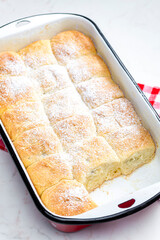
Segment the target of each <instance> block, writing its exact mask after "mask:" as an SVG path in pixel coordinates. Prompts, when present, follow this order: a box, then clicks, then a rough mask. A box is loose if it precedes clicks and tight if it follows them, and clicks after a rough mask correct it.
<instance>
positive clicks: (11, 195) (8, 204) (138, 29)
mask: <svg viewBox="0 0 160 240" xmlns="http://www.w3.org/2000/svg"><path fill="white" fill-rule="evenodd" d="M159 9H160V1H159V0H157V1H156V0H152V1H149V0H134V1H131V0H130V1H129V0H121V1H120V0H119V1H118V0H112V1H105V0H104V1H102V0H94V1H93V0H92V1H89V0H88V1H87V0H81V1H76V0H66V1H65V0H64V1H61V0H34V1H33V0H27V1H22V0H10V1H9V0H0V12H1V14H0V25H3V24H5V23H7V22H9V21H12V20H15V19H17V18H21V17H24V16H30V15H33V14H39V13H46V12H73V13H80V14H82V15H86V16H88V17H90V18H91V19H93V20H94V21H95V22H96V23H97V25H98V26H99V27H100V29H101V30H102V32H103V33H104V34H105V36H106V37H107V38H108V40H109V42H110V43H111V45H112V46H113V48H114V49H115V51H116V52H117V53H118V55H119V56H120V58H121V59H122V60H123V62H124V64H125V65H126V66H127V68H128V69H129V71H130V72H131V74H132V75H133V76H134V78H135V80H136V81H137V82H141V83H146V84H150V85H158V86H160V77H159V76H160V67H159V65H160V57H159V55H160V27H159V23H160V13H159ZM159 224H160V202H159V201H157V202H155V203H154V204H153V205H151V206H150V207H148V208H146V209H144V210H143V211H141V212H139V213H137V214H134V215H132V216H129V217H126V218H124V219H121V220H117V221H114V222H110V223H103V224H99V225H94V226H91V227H89V228H86V229H84V230H82V231H80V232H77V233H72V234H66V233H61V232H58V231H57V230H55V229H54V228H53V227H51V225H50V224H49V223H48V221H47V220H46V219H45V218H44V217H43V216H42V215H41V214H40V213H39V212H38V210H37V209H36V207H35V205H34V204H33V202H32V199H31V198H30V196H29V194H28V192H27V189H26V187H25V185H24V184H23V182H22V180H21V177H20V176H19V173H18V172H17V169H16V167H15V165H14V163H13V161H12V159H11V157H10V156H9V154H8V153H5V152H2V151H0V240H12V239H16V240H18V239H25V240H35V239H39V240H48V239H62V240H63V239H64V240H69V239H76V240H78V239H83V240H86V239H87V240H89V239H99V240H100V239H109V240H135V239H136V240H140V239H145V240H150V239H153V240H159V239H160V228H159Z"/></svg>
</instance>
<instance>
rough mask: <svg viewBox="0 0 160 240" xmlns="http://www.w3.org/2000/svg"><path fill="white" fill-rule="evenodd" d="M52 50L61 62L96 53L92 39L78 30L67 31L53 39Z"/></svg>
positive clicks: (64, 62) (65, 62)
mask: <svg viewBox="0 0 160 240" xmlns="http://www.w3.org/2000/svg"><path fill="white" fill-rule="evenodd" d="M51 46H52V51H53V53H54V55H55V57H56V59H57V60H58V62H59V63H60V64H67V63H68V61H69V60H71V59H75V58H78V57H80V56H83V55H87V54H96V49H95V47H94V44H93V42H92V40H91V39H90V38H89V37H87V36H85V35H84V34H83V33H81V32H78V31H66V32H62V33H59V34H57V35H56V36H54V37H53V38H52V39H51Z"/></svg>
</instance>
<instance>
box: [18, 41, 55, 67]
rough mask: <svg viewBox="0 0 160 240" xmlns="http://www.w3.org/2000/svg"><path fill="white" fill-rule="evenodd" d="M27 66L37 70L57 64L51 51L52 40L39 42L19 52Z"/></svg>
mask: <svg viewBox="0 0 160 240" xmlns="http://www.w3.org/2000/svg"><path fill="white" fill-rule="evenodd" d="M19 54H20V56H21V57H22V59H23V60H24V63H25V65H26V66H28V67H31V68H37V67H40V66H43V65H50V64H55V63H57V61H56V59H55V57H54V55H53V53H52V49H51V44H50V40H39V41H37V42H33V43H31V44H30V45H28V46H26V47H25V48H23V49H21V50H20V51H19Z"/></svg>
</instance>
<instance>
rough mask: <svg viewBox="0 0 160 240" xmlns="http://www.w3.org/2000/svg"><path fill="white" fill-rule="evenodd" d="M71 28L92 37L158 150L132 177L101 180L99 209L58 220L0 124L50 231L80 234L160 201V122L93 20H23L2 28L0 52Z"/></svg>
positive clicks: (73, 16) (97, 194) (55, 16)
mask: <svg viewBox="0 0 160 240" xmlns="http://www.w3.org/2000/svg"><path fill="white" fill-rule="evenodd" d="M22 22H23V23H25V24H22ZM20 23H21V24H20ZM17 26H18V27H17ZM71 29H72V30H78V31H81V32H83V33H84V34H86V35H88V36H89V37H91V38H92V40H93V42H94V44H95V47H96V49H97V51H98V53H99V55H100V56H101V57H102V58H103V59H104V61H105V62H106V64H107V65H108V67H109V69H110V72H111V75H112V78H113V80H114V81H115V82H116V83H117V84H118V85H119V86H120V88H121V89H122V90H123V92H124V94H125V97H127V98H128V99H129V100H130V101H131V102H132V104H133V105H134V108H135V109H136V112H137V113H138V115H139V116H140V117H141V119H142V122H143V124H144V126H145V127H146V128H147V129H148V130H149V131H150V133H151V135H152V137H153V139H154V141H155V143H156V144H157V151H156V156H155V158H154V160H153V161H152V162H150V163H148V164H146V165H145V166H143V167H141V168H140V169H137V170H136V171H135V172H134V173H132V174H131V175H130V176H127V177H124V176H121V177H118V178H116V179H114V180H112V181H108V182H105V183H104V184H103V185H102V186H101V187H100V188H98V189H96V190H95V191H93V192H92V193H91V194H90V195H91V196H92V198H93V200H94V201H95V202H96V203H97V204H98V205H99V207H97V208H96V209H93V210H91V211H88V212H86V213H83V214H81V215H78V216H73V217H61V216H58V215H56V214H53V213H51V212H50V211H48V210H47V209H46V208H45V206H44V205H43V203H42V202H41V200H40V198H39V196H38V194H37V192H36V190H35V188H34V186H33V184H32V182H31V180H30V178H29V176H28V174H27V172H26V169H25V168H24V166H23V164H22V162H21V160H20V158H19V156H18V154H17V153H16V150H15V148H14V146H13V144H12V142H11V141H10V139H9V136H8V134H7V132H6V131H5V129H4V126H3V124H2V123H0V134H1V135H2V138H3V140H4V142H5V144H6V146H7V148H8V151H9V152H10V154H11V156H12V158H13V160H14V161H15V164H16V165H17V168H18V169H19V172H20V174H21V176H22V179H23V180H24V182H25V184H26V186H27V188H28V190H29V192H30V194H31V196H32V198H33V201H34V202H35V204H36V206H37V208H38V209H39V210H40V211H41V213H42V214H43V215H44V216H46V217H47V218H48V219H49V220H51V221H52V225H54V227H56V228H57V229H59V230H61V231H66V232H71V231H76V230H79V229H80V228H83V227H84V226H86V225H88V224H92V223H98V222H102V221H110V220H114V219H117V218H120V217H124V216H127V215H129V214H132V213H134V212H136V211H139V210H141V209H142V208H144V207H146V206H148V205H149V204H151V203H153V202H154V201H155V200H156V199H158V198H159V197H160V174H159V173H160V148H159V145H160V137H159V136H160V118H159V116H158V114H157V113H156V111H155V110H154V109H153V107H152V106H151V104H150V103H149V101H148V100H147V98H146V97H145V95H144V94H143V92H142V91H141V90H140V88H139V87H138V85H137V84H136V82H135V81H134V79H133V77H132V76H131V75H130V73H129V72H128V70H127V69H126V67H125V66H124V65H123V63H122V62H121V60H120V59H119V57H118V56H117V54H116V53H115V51H114V50H113V48H112V47H111V45H110V44H109V42H108V41H107V40H106V38H105V37H104V36H103V34H102V33H101V31H100V30H99V28H98V27H97V26H96V24H95V23H94V22H93V21H91V20H90V19H88V18H86V17H84V16H81V15H76V14H61V13H60V14H44V15H43V14H42V15H37V16H31V17H27V18H23V19H20V20H17V21H14V22H12V23H9V24H6V25H4V26H2V27H0V36H1V37H0V51H6V50H14V51H17V50H19V49H20V48H23V47H24V46H26V45H28V44H30V43H31V42H33V41H36V40H39V39H45V38H51V37H52V36H53V35H56V34H57V33H59V32H61V31H65V30H71ZM122 203H123V204H122ZM82 225H83V226H82Z"/></svg>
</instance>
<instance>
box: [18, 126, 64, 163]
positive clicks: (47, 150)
mask: <svg viewBox="0 0 160 240" xmlns="http://www.w3.org/2000/svg"><path fill="white" fill-rule="evenodd" d="M14 146H15V148H16V150H17V152H18V154H19V156H20V158H21V160H22V162H23V164H24V166H25V167H28V166H29V165H31V164H32V163H34V162H36V161H38V160H40V159H42V158H44V156H47V155H50V154H55V153H58V152H60V151H61V150H62V147H61V144H60V141H59V139H58V138H57V136H56V135H55V133H54V132H53V129H52V128H51V127H50V126H44V127H36V128H33V129H31V130H28V131H25V132H24V133H23V134H21V135H20V136H19V137H18V138H17V139H16V140H15V141H14Z"/></svg>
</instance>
